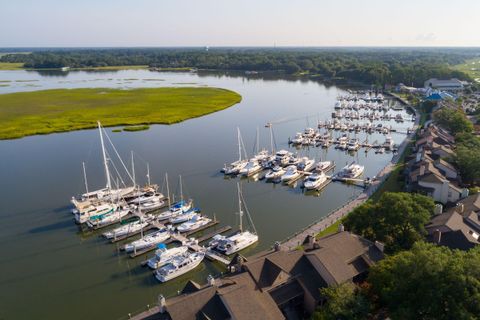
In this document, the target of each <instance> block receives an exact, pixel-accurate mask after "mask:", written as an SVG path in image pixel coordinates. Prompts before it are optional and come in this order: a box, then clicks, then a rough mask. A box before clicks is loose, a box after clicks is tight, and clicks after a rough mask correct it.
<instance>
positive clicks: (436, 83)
mask: <svg viewBox="0 0 480 320" xmlns="http://www.w3.org/2000/svg"><path fill="white" fill-rule="evenodd" d="M424 87H425V88H426V89H428V88H432V89H437V90H444V91H460V90H463V83H462V82H461V81H460V80H458V79H456V78H453V79H445V80H442V79H436V78H432V79H428V80H427V81H425V83H424Z"/></svg>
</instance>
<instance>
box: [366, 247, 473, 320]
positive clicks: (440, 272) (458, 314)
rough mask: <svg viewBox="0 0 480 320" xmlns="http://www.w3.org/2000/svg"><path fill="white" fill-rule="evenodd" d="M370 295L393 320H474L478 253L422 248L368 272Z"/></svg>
mask: <svg viewBox="0 0 480 320" xmlns="http://www.w3.org/2000/svg"><path fill="white" fill-rule="evenodd" d="M368 282H369V283H370V285H371V288H370V291H371V294H372V295H375V296H376V297H377V299H378V301H377V302H378V304H379V305H380V306H383V307H386V308H387V310H388V313H389V315H390V317H391V318H392V319H426V320H427V319H438V320H443V319H478V316H479V315H480V303H479V302H478V301H480V250H479V248H475V249H472V250H470V251H469V252H464V251H459V250H450V249H448V248H446V247H439V246H435V245H432V244H426V243H423V242H418V243H416V244H415V245H414V246H413V248H412V250H410V251H403V252H400V253H397V254H395V255H393V256H389V257H387V258H386V259H384V260H383V261H381V262H380V263H378V264H377V265H375V266H373V267H372V268H371V269H370V274H369V277H368Z"/></svg>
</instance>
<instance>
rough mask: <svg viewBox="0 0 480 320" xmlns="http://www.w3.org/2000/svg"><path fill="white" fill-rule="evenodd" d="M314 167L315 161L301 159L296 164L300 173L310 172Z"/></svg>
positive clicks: (305, 158)
mask: <svg viewBox="0 0 480 320" xmlns="http://www.w3.org/2000/svg"><path fill="white" fill-rule="evenodd" d="M314 166H315V160H313V159H309V158H307V157H303V158H301V159H300V162H299V163H298V164H297V169H298V170H300V171H304V172H305V171H310V170H312V169H313V167H314Z"/></svg>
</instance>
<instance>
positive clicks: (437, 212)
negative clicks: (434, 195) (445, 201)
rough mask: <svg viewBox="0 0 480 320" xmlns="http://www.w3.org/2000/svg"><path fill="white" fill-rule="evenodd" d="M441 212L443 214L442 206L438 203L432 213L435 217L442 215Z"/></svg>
mask: <svg viewBox="0 0 480 320" xmlns="http://www.w3.org/2000/svg"><path fill="white" fill-rule="evenodd" d="M442 212H443V205H441V204H440V203H437V204H435V208H434V209H433V213H434V214H435V215H437V214H442Z"/></svg>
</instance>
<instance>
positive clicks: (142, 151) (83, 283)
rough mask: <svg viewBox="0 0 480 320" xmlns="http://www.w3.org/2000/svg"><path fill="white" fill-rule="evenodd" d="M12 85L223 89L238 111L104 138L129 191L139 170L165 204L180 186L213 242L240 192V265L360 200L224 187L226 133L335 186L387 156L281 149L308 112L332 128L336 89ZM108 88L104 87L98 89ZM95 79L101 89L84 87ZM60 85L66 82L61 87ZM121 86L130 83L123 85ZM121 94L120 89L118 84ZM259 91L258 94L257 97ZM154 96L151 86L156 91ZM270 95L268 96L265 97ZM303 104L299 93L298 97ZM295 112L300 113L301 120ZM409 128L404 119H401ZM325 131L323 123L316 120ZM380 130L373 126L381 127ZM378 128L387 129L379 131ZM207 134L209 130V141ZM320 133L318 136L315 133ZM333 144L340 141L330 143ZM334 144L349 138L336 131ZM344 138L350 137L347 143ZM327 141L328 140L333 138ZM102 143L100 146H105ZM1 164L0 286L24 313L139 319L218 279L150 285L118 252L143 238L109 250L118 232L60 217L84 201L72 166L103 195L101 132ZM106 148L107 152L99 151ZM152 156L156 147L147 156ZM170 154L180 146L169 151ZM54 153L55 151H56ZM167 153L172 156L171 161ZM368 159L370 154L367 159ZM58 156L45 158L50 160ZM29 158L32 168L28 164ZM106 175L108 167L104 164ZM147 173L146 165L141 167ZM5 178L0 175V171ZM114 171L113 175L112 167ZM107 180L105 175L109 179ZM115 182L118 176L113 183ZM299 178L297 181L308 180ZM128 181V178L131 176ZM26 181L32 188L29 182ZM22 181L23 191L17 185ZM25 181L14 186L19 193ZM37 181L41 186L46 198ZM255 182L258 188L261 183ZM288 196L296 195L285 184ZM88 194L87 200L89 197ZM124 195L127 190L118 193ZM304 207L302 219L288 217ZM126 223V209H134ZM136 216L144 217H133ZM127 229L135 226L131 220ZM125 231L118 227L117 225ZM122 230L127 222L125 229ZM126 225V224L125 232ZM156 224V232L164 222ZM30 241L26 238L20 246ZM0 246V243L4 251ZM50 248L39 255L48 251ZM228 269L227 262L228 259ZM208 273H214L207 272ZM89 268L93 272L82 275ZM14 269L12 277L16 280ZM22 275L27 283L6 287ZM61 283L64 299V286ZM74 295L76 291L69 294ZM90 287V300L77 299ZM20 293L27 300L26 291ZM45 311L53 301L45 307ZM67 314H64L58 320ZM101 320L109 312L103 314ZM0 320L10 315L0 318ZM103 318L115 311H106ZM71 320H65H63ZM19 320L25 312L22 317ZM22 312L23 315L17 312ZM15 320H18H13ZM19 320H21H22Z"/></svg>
mask: <svg viewBox="0 0 480 320" xmlns="http://www.w3.org/2000/svg"><path fill="white" fill-rule="evenodd" d="M12 77H13V79H15V80H16V79H19V80H22V79H25V80H28V79H38V80H40V81H38V82H37V83H38V85H39V86H42V88H55V87H58V86H62V87H63V86H71V87H82V86H85V84H89V85H95V86H100V87H109V86H110V87H111V86H118V87H122V88H124V87H135V86H138V87H142V86H153V85H155V81H144V80H142V79H154V78H156V79H163V81H162V82H161V83H162V85H166V86H168V85H171V86H175V83H196V84H198V85H211V86H218V87H228V88H231V89H232V90H235V91H238V92H240V93H241V94H242V96H243V97H244V99H243V100H242V102H241V103H240V104H239V105H238V106H235V107H233V108H231V109H227V110H224V111H222V112H219V113H214V114H211V115H208V116H205V117H202V118H198V119H192V120H189V121H186V122H183V123H179V124H175V125H172V126H161V125H152V126H151V127H150V129H149V130H147V131H142V132H135V133H124V132H122V133H112V132H111V131H112V130H113V129H115V128H106V129H105V130H106V131H107V133H108V135H109V137H110V139H111V140H112V142H113V143H114V144H115V147H116V149H117V151H118V154H119V155H120V156H121V157H122V158H123V161H124V163H125V166H126V167H127V168H128V169H129V171H130V172H131V171H132V170H131V168H130V167H131V164H130V162H131V160H129V158H130V156H131V151H132V150H133V151H134V158H135V175H136V177H135V181H136V185H139V186H141V187H143V186H145V185H147V184H148V178H147V171H148V170H147V169H148V167H149V176H150V177H151V184H152V185H153V184H155V183H159V184H160V185H162V181H163V179H164V176H165V173H166V172H168V174H169V176H170V177H172V178H171V179H170V180H171V181H170V182H171V183H170V184H171V185H170V188H171V190H170V194H175V198H176V199H173V197H171V199H170V200H171V203H172V204H173V203H175V201H178V200H179V194H180V190H179V184H178V183H176V182H175V180H176V177H178V176H179V175H181V176H182V179H183V180H184V182H185V183H184V186H183V189H184V190H183V193H184V194H185V199H186V200H188V199H190V198H193V199H194V207H199V208H201V210H202V212H205V213H207V214H208V215H209V217H210V218H212V217H214V216H216V218H217V221H218V223H217V224H216V225H215V226H214V227H212V228H206V229H204V230H203V231H202V232H204V233H205V234H206V233H208V234H212V237H213V236H215V234H213V233H216V230H221V228H223V227H225V226H229V225H230V226H236V225H237V223H236V222H235V220H236V219H237V217H236V216H235V215H233V214H232V213H233V212H236V211H237V209H236V207H237V204H236V200H235V199H234V198H235V197H234V195H235V188H236V186H235V185H236V182H238V181H241V182H242V185H243V188H244V193H245V197H246V198H247V201H248V205H249V209H251V211H252V212H253V219H254V220H255V227H256V229H257V231H258V235H259V241H258V243H256V244H255V245H252V246H250V247H248V248H246V249H244V250H243V251H242V252H241V254H242V255H245V256H247V257H248V256H249V255H252V254H254V253H256V252H259V251H261V250H264V249H266V248H269V247H270V246H271V245H272V244H273V243H274V242H275V241H278V240H279V239H282V238H285V237H287V236H288V235H290V234H291V233H292V230H300V229H302V228H303V227H304V226H307V225H309V224H310V223H311V222H312V221H316V220H318V219H319V218H320V217H322V216H324V215H327V214H328V213H329V212H330V211H331V210H333V209H334V208H336V207H338V206H340V205H342V204H344V203H345V202H348V201H349V199H350V198H351V197H354V196H356V195H358V194H360V193H361V192H362V190H363V189H362V188H358V187H356V186H353V185H350V184H343V183H333V182H330V181H331V180H330V179H329V183H328V185H326V186H325V187H323V188H321V189H320V191H319V192H306V191H304V189H302V188H301V186H302V185H303V180H302V179H299V180H297V184H296V187H293V185H292V186H287V187H283V186H281V185H279V184H276V183H260V182H255V181H256V179H258V178H261V176H262V175H264V176H265V175H266V174H267V173H268V169H265V170H263V171H261V172H259V173H257V174H254V175H252V176H250V177H237V178H234V177H226V178H225V177H224V175H223V174H221V173H219V169H220V168H222V167H223V165H224V164H225V162H231V161H234V160H238V145H237V142H238V141H237V136H236V130H237V127H239V128H240V129H241V135H242V140H243V141H244V145H245V150H246V152H247V154H248V157H244V156H242V159H244V158H245V159H247V160H249V159H251V158H252V157H253V156H254V155H257V150H256V149H257V148H255V141H256V140H257V138H256V131H257V128H260V139H259V140H260V143H259V144H260V148H258V149H259V150H260V151H261V150H262V146H263V147H265V149H267V150H268V151H269V153H270V154H271V141H270V140H271V139H270V129H272V130H273V132H274V138H275V143H274V148H275V151H276V152H275V153H277V152H278V151H281V150H285V151H286V152H287V153H292V154H295V153H296V154H297V155H296V156H297V157H299V158H302V157H308V158H309V159H312V160H313V159H314V160H315V162H316V163H319V162H322V161H327V160H328V161H332V162H334V163H335V165H336V166H335V168H334V169H333V170H330V171H329V172H328V173H326V174H327V175H328V176H332V175H334V174H335V173H336V172H338V171H339V170H341V168H343V167H344V166H345V164H346V163H351V162H352V161H356V162H358V163H359V164H362V165H364V166H365V172H364V177H373V176H375V175H377V174H378V172H379V171H380V170H381V169H382V168H383V167H384V166H385V164H386V163H387V162H388V161H390V159H391V158H392V156H393V154H392V153H388V152H385V153H384V154H377V155H375V154H374V153H373V152H367V153H365V152H364V151H363V150H362V149H359V150H358V151H357V152H355V153H353V154H350V153H348V152H344V151H341V150H338V149H334V146H335V144H334V143H331V144H330V147H329V148H320V147H312V146H306V147H302V148H299V149H297V148H296V147H294V146H292V145H288V137H289V136H292V133H295V132H296V131H298V130H301V131H302V132H303V131H304V130H303V129H302V128H306V127H312V126H313V129H314V130H315V129H317V128H315V125H316V124H317V122H316V121H317V118H318V113H320V114H321V116H320V117H319V118H320V119H322V117H323V115H324V116H325V117H327V116H328V117H330V115H331V112H333V111H334V105H335V101H336V98H337V97H338V95H340V94H342V93H343V92H345V91H344V90H343V89H341V88H339V87H328V88H327V87H325V86H323V85H321V84H319V83H317V82H314V81H308V82H304V83H300V82H297V81H296V80H288V79H287V80H285V79H278V80H269V81H266V80H262V79H249V81H245V78H244V75H238V76H237V75H234V74H230V75H229V76H228V77H227V76H225V75H219V74H208V73H205V74H202V75H201V76H199V75H197V74H190V73H187V74H184V73H153V72H149V71H142V70H138V71H135V70H129V71H119V72H104V73H101V74H99V73H87V72H69V73H68V75H67V76H65V77H61V78H60V77H58V76H43V75H39V74H38V73H35V72H31V73H26V72H24V71H22V72H15V75H12ZM110 78H112V79H114V80H108V79H110ZM134 78H136V79H139V80H137V81H135V80H130V81H126V80H123V79H134ZM95 79H100V80H97V81H93V80H95ZM60 81H69V83H66V84H65V83H59V82H60ZM128 82H131V83H128ZM117 83H120V84H117ZM259 84H262V86H263V89H262V90H261V91H259V90H258V85H259ZM157 85H158V82H157ZM13 89H14V90H29V89H30V90H31V88H30V87H27V86H22V83H21V82H18V83H16V84H15V86H13V85H12V86H11V87H6V88H0V90H3V92H5V91H6V90H13ZM272 93H274V94H273V95H272ZM304 93H308V94H304ZM299 110H301V111H300V112H301V113H303V115H302V114H300V115H299ZM399 112H401V113H402V115H403V118H404V119H408V114H407V113H406V112H405V111H399ZM252 114H255V115H256V119H257V120H256V121H252V118H251V115H252ZM307 115H309V118H310V120H309V121H310V124H311V125H307V124H306V116H307ZM410 118H411V116H410ZM324 120H329V119H324ZM267 122H270V123H271V127H267V128H265V127H264V125H265V123H267ZM378 122H380V123H383V122H382V120H378ZM385 123H388V122H385ZM389 123H390V124H391V125H392V126H394V129H396V130H397V131H394V132H391V133H390V134H391V135H392V138H393V140H394V141H395V143H396V144H400V143H401V141H402V139H404V138H405V134H404V133H402V132H407V130H408V128H409V127H410V126H411V124H410V123H409V122H408V121H404V123H398V124H397V123H396V122H395V123H394V122H392V120H390V122H389ZM212 128H215V129H214V130H213V129H212ZM324 133H325V129H322V134H324ZM338 133H340V131H339V132H338ZM343 133H349V132H348V131H347V132H342V134H343ZM350 134H351V137H352V138H353V133H350ZM364 134H365V133H364V132H360V133H358V134H357V137H358V139H359V141H360V143H362V142H363V141H365V140H366V139H365V136H364ZM333 138H335V132H332V139H333ZM105 139H106V140H108V139H107V138H105ZM375 140H377V141H378V143H379V144H381V143H383V142H384V141H385V136H384V135H383V134H381V133H379V132H376V131H375V132H372V134H370V135H369V137H368V141H369V143H370V144H373V142H374V141H375ZM0 144H1V147H2V150H3V152H2V153H3V154H5V155H6V157H5V166H3V167H2V168H1V169H0V171H1V174H2V177H3V180H2V181H3V182H4V183H6V184H7V185H10V186H11V188H7V190H6V191H5V192H6V193H5V196H6V197H7V198H8V199H10V201H7V202H4V203H3V204H2V205H3V206H4V209H3V210H2V218H3V219H4V222H5V224H8V225H9V226H11V227H10V229H9V230H5V229H4V230H2V232H3V233H2V234H3V235H4V236H5V239H6V241H9V240H12V239H14V242H13V243H14V245H9V246H7V245H5V244H0V246H1V247H2V250H3V251H4V252H5V253H6V254H7V256H8V257H10V261H9V262H8V263H6V262H5V261H4V264H3V268H4V270H5V276H6V280H5V281H10V283H12V285H14V290H16V291H17V292H18V294H21V295H22V297H24V300H25V301H26V302H28V304H29V305H30V306H31V307H32V308H33V309H34V310H36V311H35V316H38V317H44V318H48V317H49V315H50V314H48V313H47V309H49V308H57V307H58V303H61V304H62V306H64V307H62V309H60V310H58V312H57V314H58V315H59V318H65V317H70V318H73V319H75V318H81V317H88V316H92V315H95V317H102V316H103V317H107V318H110V317H121V316H124V315H126V314H127V313H129V312H132V311H134V310H137V309H138V308H141V307H142V306H144V305H145V304H146V303H148V301H151V299H152V298H154V297H155V296H156V295H157V294H159V293H162V294H165V295H167V296H168V295H173V294H176V292H177V290H180V289H181V288H182V287H183V286H184V284H185V282H186V281H188V280H190V279H193V280H194V281H198V282H199V283H203V282H204V281H205V279H206V278H207V276H208V275H209V274H212V275H218V274H220V273H221V272H223V269H222V268H223V267H222V266H223V265H224V262H226V260H224V262H217V261H218V260H213V261H211V260H210V259H209V257H208V254H206V257H205V258H204V260H203V261H202V263H201V264H200V265H199V266H198V267H197V268H195V270H194V271H192V272H189V273H187V274H184V275H182V276H180V277H178V278H176V279H173V280H170V281H168V282H166V283H160V282H159V281H157V280H156V279H155V277H154V276H153V275H152V274H151V272H146V270H145V269H144V268H141V267H140V265H141V262H142V261H144V260H145V259H146V257H147V255H146V254H142V255H138V256H137V257H135V258H133V259H132V258H130V256H129V254H126V253H124V252H122V251H120V250H117V248H118V249H119V248H121V247H122V246H123V245H124V244H125V243H126V242H132V241H135V240H136V239H138V238H139V237H140V236H141V232H140V233H137V234H136V235H132V236H130V237H128V238H125V239H123V240H119V241H117V242H115V243H114V244H113V245H112V244H110V241H111V240H110V239H104V238H103V237H102V234H103V233H105V232H108V231H109V230H113V229H115V228H117V227H120V226H122V224H121V223H120V222H119V223H115V224H113V225H111V226H107V227H104V228H101V229H98V230H87V231H81V229H79V228H78V226H76V225H75V224H74V222H73V221H72V220H73V218H74V215H72V214H71V213H70V210H71V208H72V207H71V205H70V203H69V202H68V199H70V197H71V196H72V195H75V194H79V195H81V194H83V193H85V182H84V178H83V177H84V174H83V168H82V162H84V163H85V167H86V171H87V172H86V175H87V178H88V187H89V191H90V192H92V190H94V189H101V188H105V186H106V180H105V169H104V164H103V159H102V153H101V146H100V143H99V133H98V129H97V130H84V131H76V132H68V133H62V134H51V135H45V136H32V137H27V138H23V139H20V140H11V141H1V142H0ZM105 144H109V142H108V141H105ZM151 146H155V147H154V148H152V147H151ZM178 146H184V147H182V148H179V147H178ZM58 150H62V152H58ZM172 150H175V152H172ZM372 150H376V149H373V148H372ZM108 153H109V156H108V157H107V158H108V159H112V161H114V159H115V157H116V156H115V152H114V151H113V150H110V151H109V152H108ZM52 154H56V157H54V158H52V157H51V155H52ZM32 159H35V161H32ZM108 162H109V164H110V160H109V161H108ZM147 164H149V166H148V165H147ZM115 166H116V167H117V169H118V170H119V172H120V171H125V170H124V169H122V170H120V169H121V168H122V167H123V166H122V165H121V163H119V162H118V161H115ZM7 168H8V170H7ZM112 171H113V172H114V171H115V169H113V168H112ZM113 172H112V173H113ZM113 176H116V173H115V174H113ZM122 177H123V180H124V182H125V184H126V186H127V187H129V186H132V185H133V182H132V181H131V179H130V178H129V177H128V175H127V174H126V172H123V173H122ZM306 177H307V175H304V177H303V178H306ZM132 178H133V177H132ZM31 179H34V181H37V182H35V183H34V182H33V181H30V180H31ZM27 180H28V181H30V182H29V183H28V184H25V183H24V182H25V181H27ZM111 180H112V181H111V183H112V188H113V189H116V185H117V177H115V178H112V179H111ZM22 181H23V183H21V182H22ZM39 181H49V187H48V188H44V187H43V185H41V184H40V183H39ZM260 181H267V179H266V178H265V179H263V180H260ZM294 185H295V184H294ZM118 186H119V188H120V189H122V188H123V185H122V182H121V180H120V179H118ZM90 189H91V190H90ZM12 190H24V191H25V192H28V194H29V195H30V196H29V201H23V200H21V199H20V198H19V194H18V193H14V192H12ZM126 191H128V190H126ZM158 192H160V193H162V194H163V195H164V196H166V195H167V194H168V192H166V189H165V185H163V186H160V187H159V188H158ZM164 200H166V201H165V202H166V203H167V204H166V206H165V207H164V208H163V209H160V210H157V211H153V212H150V213H148V214H154V215H160V214H161V213H162V212H164V210H166V209H167V208H168V199H166V198H165V199H164ZM299 207H301V208H302V213H301V214H295V215H293V213H294V212H298V210H297V208H299ZM133 212H134V213H135V210H133ZM142 214H147V213H145V212H142ZM273 216H274V217H275V221H276V223H275V224H276V228H274V229H272V227H271V224H272V217H273ZM20 218H21V219H28V221H29V224H28V225H26V224H24V223H20ZM129 219H138V216H135V215H132V216H131V217H130V218H129ZM124 220H125V219H124ZM128 221H130V220H128ZM128 221H125V222H124V223H127V222H128ZM159 223H161V224H163V225H165V224H167V221H164V220H161V221H159ZM155 230H158V228H151V229H150V230H144V233H145V234H148V233H151V232H154V231H155ZM236 230H237V228H236V227H234V228H232V234H229V232H227V231H225V235H226V236H231V235H233V234H234V232H236ZM202 232H198V236H197V235H196V234H190V235H188V236H186V238H190V237H192V236H193V237H195V238H197V240H200V239H201V237H202ZM27 234H28V235H29V238H28V239H27V238H26V237H25V236H24V235H27ZM212 237H209V238H208V239H206V240H204V241H199V243H200V245H202V244H203V245H206V243H205V244H204V243H203V242H208V241H210V240H211V238H212ZM5 243H6V242H5ZM179 243H180V242H178V241H172V242H170V243H168V241H167V246H168V247H171V246H176V245H178V244H179ZM47 247H48V250H46V248H47ZM155 248H156V247H153V248H152V249H151V250H150V251H148V252H149V254H153V252H154V250H155ZM34 252H41V254H40V255H35V256H31V255H32V254H33V253H34ZM24 257H30V259H32V260H31V261H32V263H34V264H35V265H36V268H35V269H27V268H25V264H24V261H25V260H24V259H25V258H24ZM60 257H61V258H62V260H63V261H66V267H65V269H62V270H57V269H58V268H57V267H56V265H55V264H54V263H52V261H57V260H58V259H59V258H60ZM228 260H229V259H228ZM212 262H213V263H212ZM99 264H101V266H102V267H101V268H96V267H95V269H96V271H95V273H93V272H91V268H94V266H97V265H99ZM14 269H15V270H14ZM17 272H21V273H22V274H23V275H24V276H25V277H27V278H25V279H28V281H24V280H22V279H19V278H17V277H15V274H16V273H17ZM52 277H54V278H55V279H56V280H57V282H58V283H59V284H60V285H59V286H55V287H51V288H49V289H47V290H46V291H44V292H43V295H44V296H45V297H47V299H48V301H47V302H45V301H43V302H42V303H40V302H39V301H37V300H36V298H35V295H36V294H37V293H38V290H36V289H35V288H36V287H45V286H44V283H45V282H46V281H49V279H51V278H52ZM67 282H68V283H69V286H68V288H67V287H66V285H65V286H62V285H61V284H63V283H65V284H66V283H67ZM72 287H75V288H77V289H75V290H73V291H72V290H71V288H72ZM89 287H94V288H95V289H94V290H88V294H87V291H86V288H89ZM27 288H28V290H27ZM122 290H127V291H128V295H125V296H123V295H119V296H117V295H116V296H115V299H114V300H116V301H115V303H113V302H112V299H107V297H109V296H110V297H111V292H121V291H122ZM1 298H2V300H3V301H4V302H5V303H6V304H13V303H14V302H13V301H11V299H10V297H8V296H2V297H1ZM82 299H95V300H96V301H98V302H99V303H98V304H95V305H92V306H90V307H89V309H88V311H87V310H85V308H83V307H82V306H80V305H78V304H77V303H76V301H81V300H82ZM49 301H56V303H55V306H54V305H53V304H52V303H50V302H49ZM63 308H65V310H63ZM107 309H108V310H109V311H108V312H107V311H106V310H107ZM6 310H7V315H8V314H9V313H8V307H7V309H6ZM112 310H113V311H112ZM72 312H74V313H75V316H73V317H72ZM21 313H22V314H23V312H22V311H21ZM24 313H25V314H26V313H28V312H27V311H25V312H24ZM20 316H22V315H20ZM23 317H24V318H28V317H30V315H29V316H23Z"/></svg>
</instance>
